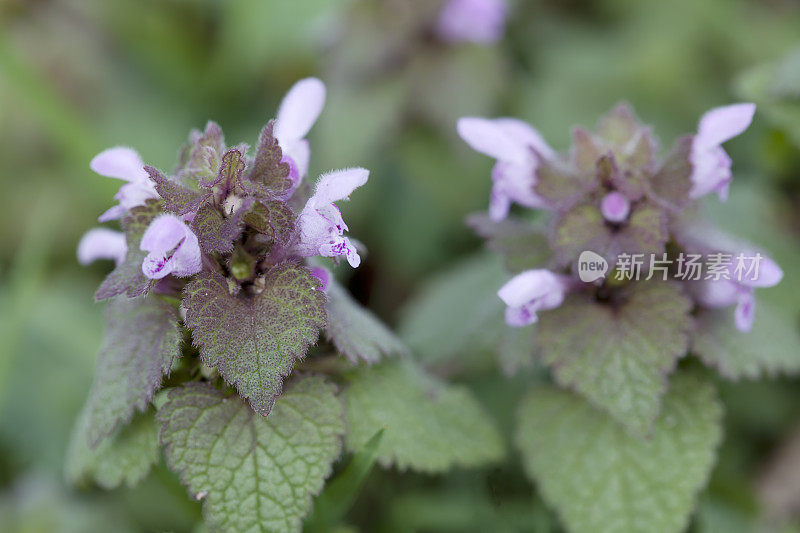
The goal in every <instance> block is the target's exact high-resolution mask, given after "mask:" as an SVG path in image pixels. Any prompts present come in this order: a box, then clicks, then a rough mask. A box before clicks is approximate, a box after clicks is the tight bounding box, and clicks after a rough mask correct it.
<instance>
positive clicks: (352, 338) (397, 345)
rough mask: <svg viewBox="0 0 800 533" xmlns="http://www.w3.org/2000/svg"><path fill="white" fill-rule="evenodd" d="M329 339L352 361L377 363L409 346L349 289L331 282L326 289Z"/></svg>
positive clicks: (404, 353) (403, 353) (405, 352)
mask: <svg viewBox="0 0 800 533" xmlns="http://www.w3.org/2000/svg"><path fill="white" fill-rule="evenodd" d="M326 293H327V297H328V303H327V306H326V310H327V315H328V325H327V326H326V328H325V332H326V333H327V336H328V338H329V339H330V340H331V342H333V345H334V346H336V349H337V350H339V352H340V353H341V354H343V355H344V356H345V357H347V359H348V360H349V361H350V362H351V363H354V364H355V363H358V362H359V361H365V362H367V363H376V362H378V361H380V360H381V358H382V357H388V356H390V355H394V354H402V355H407V354H408V348H406V346H405V344H403V342H402V341H401V340H400V339H398V338H397V337H396V336H395V334H394V333H393V332H392V331H391V330H390V329H389V328H388V327H386V326H385V325H384V324H383V322H381V321H380V320H379V319H378V317H376V316H375V315H374V314H373V313H372V312H371V311H370V310H368V309H365V308H364V307H361V305H359V304H358V302H356V301H355V300H353V298H352V296H350V294H348V292H347V291H346V290H345V289H344V287H342V286H341V285H339V284H338V283H336V282H335V281H333V282H331V284H330V285H329V286H328V289H327V291H326Z"/></svg>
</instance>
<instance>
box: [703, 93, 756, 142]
mask: <svg viewBox="0 0 800 533" xmlns="http://www.w3.org/2000/svg"><path fill="white" fill-rule="evenodd" d="M755 112H756V106H755V104H733V105H728V106H723V107H717V108H714V109H712V110H711V111H709V112H707V113H706V114H705V115H703V117H702V118H701V119H700V124H699V125H698V127H697V136H696V137H695V140H694V144H695V146H696V147H697V150H707V149H709V148H713V147H714V146H719V145H720V144H722V143H724V142H725V141H727V140H729V139H732V138H733V137H736V136H737V135H739V134H741V133H742V132H743V131H744V130H746V129H747V127H748V126H750V123H751V122H752V120H753V115H754V114H755Z"/></svg>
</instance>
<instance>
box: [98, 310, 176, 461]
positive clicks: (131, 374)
mask: <svg viewBox="0 0 800 533" xmlns="http://www.w3.org/2000/svg"><path fill="white" fill-rule="evenodd" d="M177 321H178V316H177V312H176V311H175V309H174V308H173V307H171V306H170V305H168V304H166V303H164V302H162V301H161V300H158V299H156V298H152V297H150V298H136V299H127V298H122V297H120V298H115V299H114V300H112V301H110V302H109V303H108V307H107V308H106V333H105V340H104V341H103V345H102V347H101V348H100V355H99V356H98V358H97V369H96V370H95V377H94V383H93V384H92V388H91V391H90V392H89V398H88V400H87V403H86V408H85V409H86V417H87V431H88V433H87V437H86V438H87V441H88V442H89V445H90V446H96V445H97V444H98V442H99V441H100V440H101V439H102V438H103V437H106V436H108V435H111V434H113V433H114V431H115V430H116V428H117V426H118V425H119V424H120V423H122V424H125V423H127V422H128V421H130V419H131V417H132V416H133V413H134V411H136V410H139V411H144V410H145V409H146V408H147V405H148V404H149V403H150V401H151V400H152V399H153V395H154V394H155V392H156V391H157V390H158V389H159V387H161V382H162V378H163V375H164V374H166V373H169V371H170V368H171V367H172V363H173V361H174V360H175V359H176V358H177V357H179V356H180V335H179V332H178V323H177Z"/></svg>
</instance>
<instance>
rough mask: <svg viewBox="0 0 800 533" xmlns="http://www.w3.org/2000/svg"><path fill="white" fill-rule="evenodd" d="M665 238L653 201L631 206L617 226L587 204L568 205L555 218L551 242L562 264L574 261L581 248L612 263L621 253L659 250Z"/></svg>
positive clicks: (661, 215)
mask: <svg viewBox="0 0 800 533" xmlns="http://www.w3.org/2000/svg"><path fill="white" fill-rule="evenodd" d="M668 238H669V233H668V232H667V219H666V216H665V214H664V213H663V212H662V210H661V209H659V208H658V207H656V206H655V205H653V204H647V203H644V204H639V205H637V206H635V207H633V209H632V210H631V215H630V218H629V219H628V222H627V223H625V224H624V225H622V226H621V227H616V226H613V225H610V224H606V221H605V220H604V219H603V215H602V213H601V212H600V209H598V208H597V207H596V206H594V205H588V204H587V205H581V206H577V207H575V208H573V209H571V210H570V211H568V212H567V213H566V214H565V215H564V216H562V217H561V218H560V219H559V220H558V222H556V228H555V234H554V236H553V240H552V242H553V247H554V249H555V252H556V255H557V257H558V261H559V263H560V264H562V265H572V264H574V263H575V262H577V260H578V257H579V256H580V254H581V252H583V251H585V250H591V251H593V252H596V253H598V254H600V255H602V256H603V257H604V258H605V259H606V261H608V263H609V264H610V265H614V264H615V263H616V262H617V257H618V256H619V255H620V254H622V253H626V254H652V253H663V252H664V247H665V245H666V242H667V239H668Z"/></svg>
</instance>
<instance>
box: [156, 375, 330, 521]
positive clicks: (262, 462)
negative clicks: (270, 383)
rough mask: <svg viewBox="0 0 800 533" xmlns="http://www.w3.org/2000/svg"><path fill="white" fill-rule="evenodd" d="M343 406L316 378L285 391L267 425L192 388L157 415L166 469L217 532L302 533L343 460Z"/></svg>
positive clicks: (220, 397) (236, 402)
mask: <svg viewBox="0 0 800 533" xmlns="http://www.w3.org/2000/svg"><path fill="white" fill-rule="evenodd" d="M343 415H344V413H343V406H342V402H341V400H340V399H339V398H337V397H336V388H335V386H334V385H332V384H330V383H328V382H326V381H325V380H324V379H323V378H322V377H319V376H306V377H302V378H299V379H298V380H296V381H295V382H293V383H292V384H291V385H289V386H287V388H286V391H285V392H284V394H283V395H281V397H280V398H279V399H278V400H277V401H276V402H275V407H274V409H273V410H272V412H271V413H270V415H269V416H268V417H261V416H259V415H258V414H256V413H254V412H253V411H252V410H251V409H250V407H249V406H248V405H247V403H245V402H243V401H242V400H240V399H239V398H237V397H236V396H225V395H224V394H223V393H221V392H220V391H219V390H217V389H215V388H214V387H212V386H211V385H208V384H204V383H202V384H201V383H191V384H188V385H185V386H183V387H180V388H176V389H172V390H171V391H170V392H169V396H168V399H167V402H166V403H165V404H164V405H163V406H162V407H161V408H160V409H159V411H158V420H159V421H160V422H161V442H162V444H164V445H165V446H166V458H167V464H168V465H169V466H170V468H172V469H173V470H175V471H176V472H178V473H179V474H180V477H181V481H182V482H183V483H184V484H185V485H186V486H187V487H188V488H189V491H190V492H191V494H192V495H193V496H194V497H195V498H197V499H203V500H204V504H203V512H204V515H205V517H206V520H207V521H208V522H209V524H210V525H211V526H212V527H213V528H216V529H218V530H220V531H231V532H239V531H263V532H270V533H275V532H285V531H300V529H301V520H302V519H303V517H305V516H306V514H308V511H309V510H310V508H311V497H312V495H314V494H318V493H319V491H320V490H321V489H322V486H323V483H324V481H325V478H327V477H328V476H329V475H330V472H331V464H332V463H333V462H334V461H335V460H336V458H337V457H338V456H339V453H340V452H341V436H342V434H343V433H344V431H345V426H344V418H343Z"/></svg>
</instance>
